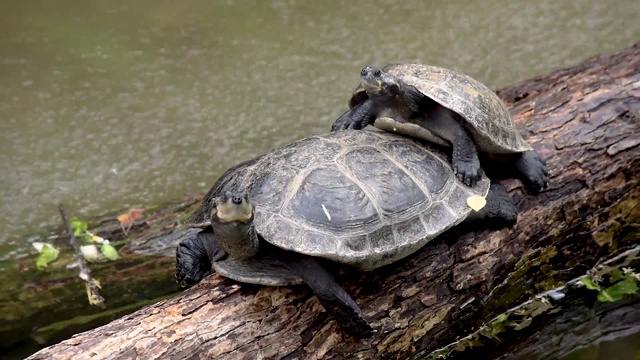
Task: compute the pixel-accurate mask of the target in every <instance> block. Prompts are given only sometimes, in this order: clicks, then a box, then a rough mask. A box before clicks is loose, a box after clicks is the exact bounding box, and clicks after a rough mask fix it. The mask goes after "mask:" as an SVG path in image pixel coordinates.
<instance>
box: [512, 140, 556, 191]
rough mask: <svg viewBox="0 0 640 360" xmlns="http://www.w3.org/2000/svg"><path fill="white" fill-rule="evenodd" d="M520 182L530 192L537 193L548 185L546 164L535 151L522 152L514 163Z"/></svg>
mask: <svg viewBox="0 0 640 360" xmlns="http://www.w3.org/2000/svg"><path fill="white" fill-rule="evenodd" d="M515 167H516V170H517V171H518V172H519V173H520V177H521V179H522V182H523V184H524V186H525V188H527V190H528V191H530V192H531V193H534V194H537V193H539V192H541V191H542V190H544V189H546V188H547V187H548V186H549V170H548V168H547V164H546V163H545V161H544V160H543V159H542V158H541V157H540V154H538V152H537V151H535V150H531V151H527V152H524V153H522V155H520V157H518V159H517V160H516V163H515Z"/></svg>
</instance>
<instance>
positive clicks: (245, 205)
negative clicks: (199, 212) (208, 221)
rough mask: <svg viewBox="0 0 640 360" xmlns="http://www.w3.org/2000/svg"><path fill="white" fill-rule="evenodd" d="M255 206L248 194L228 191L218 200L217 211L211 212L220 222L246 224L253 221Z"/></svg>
mask: <svg viewBox="0 0 640 360" xmlns="http://www.w3.org/2000/svg"><path fill="white" fill-rule="evenodd" d="M253 212H254V206H253V204H252V203H251V201H249V196H248V195H247V193H246V192H231V191H226V192H225V193H224V194H223V195H222V196H220V197H219V198H218V201H217V202H216V207H215V210H214V211H212V212H211V215H212V216H216V217H217V218H218V220H219V221H221V222H225V223H230V222H239V223H243V224H246V223H248V222H250V221H251V220H252V219H253Z"/></svg>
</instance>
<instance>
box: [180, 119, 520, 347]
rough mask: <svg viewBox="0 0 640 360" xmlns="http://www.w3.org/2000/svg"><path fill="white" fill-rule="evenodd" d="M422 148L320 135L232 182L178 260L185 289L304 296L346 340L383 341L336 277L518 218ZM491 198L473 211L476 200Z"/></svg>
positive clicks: (240, 168)
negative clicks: (312, 298) (269, 289)
mask: <svg viewBox="0 0 640 360" xmlns="http://www.w3.org/2000/svg"><path fill="white" fill-rule="evenodd" d="M427 145H428V144H422V143H420V142H419V140H416V139H411V138H409V137H405V136H401V135H396V134H392V133H389V132H384V131H380V130H377V129H372V130H362V131H359V130H349V131H339V132H329V133H325V134H321V135H314V136H310V137H307V138H303V139H300V140H297V141H295V142H292V143H290V144H288V145H285V146H282V147H280V148H277V149H275V150H273V151H271V152H269V153H266V154H264V155H261V156H258V157H256V158H254V159H251V160H247V161H245V162H242V163H240V164H238V165H236V166H234V167H232V168H230V169H229V170H227V171H226V172H225V173H224V174H223V175H222V176H221V177H220V178H219V179H218V180H217V182H216V183H215V184H214V185H213V186H212V187H211V189H210V190H209V191H208V193H207V194H206V195H205V196H204V197H203V199H202V201H201V203H200V205H199V206H198V208H197V209H196V210H194V212H193V213H192V214H191V216H190V217H189V220H188V224H189V225H190V226H191V227H193V228H196V229H201V230H199V231H198V232H197V233H196V235H194V236H192V237H187V238H185V239H184V240H182V241H181V242H180V243H179V245H178V248H177V250H176V279H177V281H178V282H179V283H180V285H181V286H182V287H189V286H192V285H194V284H196V283H198V282H200V281H201V280H202V279H203V278H204V277H205V276H207V275H209V274H210V273H211V272H212V271H215V272H216V273H218V274H220V275H222V276H224V277H227V278H230V279H233V280H236V281H239V282H241V283H251V284H259V285H267V286H289V285H297V284H307V285H308V286H309V287H310V288H311V289H312V290H313V292H314V293H315V295H316V296H317V297H318V299H319V300H320V303H321V304H322V305H323V306H324V308H325V309H326V310H327V311H328V312H329V313H330V314H332V315H333V316H334V318H336V319H337V321H338V323H339V324H340V326H341V328H342V329H343V330H344V332H345V333H348V334H350V335H353V336H356V337H360V338H362V337H369V336H371V335H373V334H374V333H375V331H374V330H373V328H372V327H371V325H370V324H369V323H368V322H367V321H366V319H365V318H364V316H363V313H362V311H361V309H360V308H359V306H358V305H357V304H356V302H355V301H354V300H353V298H352V297H351V296H350V295H349V294H348V293H347V292H346V291H345V290H344V289H343V288H342V287H341V286H340V285H339V284H338V283H337V282H336V280H335V278H334V276H333V274H332V272H333V270H332V269H335V267H336V266H338V267H339V266H343V267H346V268H347V269H353V270H356V271H360V270H361V271H369V270H373V269H376V268H379V267H382V266H385V265H388V264H391V263H393V262H395V261H398V260H400V259H402V258H405V257H407V256H409V255H411V254H412V253H414V252H416V251H417V250H418V249H420V248H421V247H423V246H424V245H425V244H426V243H428V242H429V241H430V240H432V239H434V238H435V237H436V236H438V235H439V234H441V233H443V232H444V231H446V230H447V229H450V228H452V227H453V226H456V225H457V224H460V223H461V222H463V221H465V220H467V221H471V220H479V219H483V221H484V222H486V224H487V225H489V226H491V227H494V226H495V227H497V228H501V227H506V226H511V225H512V224H513V223H515V221H516V217H517V209H516V207H515V204H514V203H513V200H512V199H511V198H510V197H509V195H508V194H507V191H506V189H505V188H504V187H503V186H502V185H499V184H492V183H491V182H490V180H489V179H488V178H487V177H486V176H485V177H482V178H481V179H480V180H479V181H478V182H477V183H476V184H475V186H473V187H469V186H467V185H465V184H463V183H462V182H460V181H459V180H458V179H457V178H456V177H455V175H454V174H453V170H452V168H451V166H450V164H449V160H448V158H447V155H446V154H445V153H444V152H442V151H440V150H438V149H435V148H432V147H430V146H427ZM473 197H476V198H477V197H481V198H486V205H485V206H484V208H482V209H479V210H478V211H475V210H472V209H471V208H470V205H469V204H468V203H467V199H469V198H473Z"/></svg>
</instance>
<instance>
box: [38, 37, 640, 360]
mask: <svg viewBox="0 0 640 360" xmlns="http://www.w3.org/2000/svg"><path fill="white" fill-rule="evenodd" d="M638 69H640V45H636V46H634V47H633V48H629V49H626V50H623V51H621V52H619V53H616V54H613V55H606V56H600V57H596V58H594V59H591V60H588V61H586V62H585V63H583V64H580V65H578V66H576V67H573V68H569V69H565V70H561V71H557V72H555V73H553V74H551V75H549V76H546V77H541V78H538V79H533V80H530V81H527V82H524V83H522V84H520V85H516V86H514V87H510V88H508V89H504V90H502V91H500V92H499V94H500V96H501V97H502V98H503V99H505V101H506V102H507V103H508V105H509V106H510V109H511V111H512V114H513V116H514V120H515V122H516V124H517V125H518V126H519V128H520V129H521V132H522V133H523V135H525V137H526V138H527V139H528V140H529V141H530V142H531V143H532V145H533V146H534V147H535V148H536V149H538V150H539V151H540V153H541V155H542V156H543V157H544V158H545V159H546V160H547V162H548V164H549V166H550V169H551V175H552V179H551V184H550V188H549V190H547V191H545V192H543V193H542V194H540V195H539V196H530V195H526V194H524V193H523V192H522V189H521V185H520V183H519V182H516V181H514V180H506V181H505V182H504V183H505V185H507V186H508V187H509V188H510V192H511V194H512V195H513V196H514V198H515V199H516V200H517V203H518V206H519V209H520V211H521V213H520V216H519V222H518V224H516V225H515V226H514V227H513V228H512V229H504V230H501V231H493V232H492V231H471V232H466V233H465V232H464V231H462V230H461V229H459V230H457V231H455V232H452V233H450V234H448V235H446V236H443V237H442V238H440V239H438V240H436V241H434V242H433V243H431V244H428V245H427V246H426V247H425V248H424V249H422V250H421V251H419V252H418V253H417V254H416V255H415V256H412V257H411V258H409V259H406V260H404V261H401V262H399V263H397V264H393V265H391V266H387V267H385V268H383V269H379V270H377V271H374V272H372V273H345V274H342V275H340V276H338V279H339V281H341V282H342V283H343V284H344V286H345V287H346V289H347V290H348V291H349V293H350V294H352V295H353V296H354V298H355V300H356V301H357V302H358V303H359V304H360V305H361V307H362V309H363V311H364V313H365V316H366V317H367V319H369V320H370V321H371V322H372V325H373V326H374V327H375V328H376V329H377V330H378V334H377V335H376V336H375V337H373V338H371V339H369V340H365V341H356V340H355V339H352V338H349V337H346V336H344V335H343V334H342V333H340V332H339V331H338V327H337V324H336V320H334V319H330V318H328V317H327V316H326V315H325V313H324V311H323V309H322V307H321V306H320V305H319V303H318V300H317V299H316V298H315V297H314V296H312V295H311V294H310V292H309V291H307V290H305V288H304V287H292V288H268V287H255V286H245V285H242V286H240V285H239V284H237V283H234V282H232V281H229V280H225V279H222V278H221V277H219V276H217V275H214V276H211V277H209V278H207V279H206V280H205V281H204V282H202V283H200V284H198V285H197V286H195V287H194V288H191V289H189V290H187V291H185V292H184V293H183V294H182V295H180V296H178V297H176V298H174V299H171V300H166V301H162V302H159V303H157V304H154V305H151V306H147V307H145V308H143V309H141V310H139V311H137V312H135V313H133V314H130V315H127V316H125V317H123V318H121V319H118V320H116V321H113V322H111V323H109V324H108V325H105V326H103V327H100V328H97V329H94V330H91V331H88V332H85V333H82V334H78V335H76V336H74V337H73V338H72V339H69V340H66V341H63V342H62V343H60V344H57V345H54V346H51V347H49V348H46V349H43V350H41V351H40V352H38V353H37V354H35V355H33V356H32V357H30V359H67V358H73V359H75V358H82V357H85V358H86V357H89V356H93V358H94V359H129V358H163V359H196V358H197V359H200V358H216V359H256V358H263V359H274V358H280V359H315V358H324V359H348V358H363V359H405V358H408V357H412V356H414V355H416V354H418V353H423V352H425V353H428V352H430V351H433V350H436V349H438V348H440V347H442V346H445V345H447V344H450V343H452V342H454V341H455V340H456V339H457V338H459V337H464V336H466V335H467V334H469V333H471V332H473V331H475V330H477V329H478V328H479V327H480V326H481V325H482V324H483V322H485V321H488V320H490V319H492V318H494V317H495V316H497V315H498V314H501V313H503V312H505V311H506V310H508V309H509V308H511V307H512V306H514V305H517V304H520V303H523V302H525V301H527V300H529V299H530V298H531V297H532V296H534V295H535V294H538V293H541V292H544V291H547V290H550V289H552V288H555V287H557V286H559V285H561V284H563V283H565V282H567V281H569V280H570V279H573V278H576V277H578V276H582V275H584V274H585V272H586V271H587V270H588V269H590V268H591V267H593V266H594V265H595V264H596V263H597V261H598V260H600V259H603V258H606V257H608V256H611V255H612V254H615V253H617V252H620V251H623V250H624V249H626V248H630V247H632V246H635V245H637V244H638V243H639V238H640V232H639V231H638V229H639V228H640V206H638V202H639V197H640V186H639V185H640V146H639V145H640V136H638V134H640V131H639V130H640V73H639V70H638ZM466 230H467V231H468V230H470V229H466ZM636 302H637V298H632V299H631V300H630V304H628V305H629V306H634V307H635V305H634V304H635V303H636ZM621 306H627V304H621Z"/></svg>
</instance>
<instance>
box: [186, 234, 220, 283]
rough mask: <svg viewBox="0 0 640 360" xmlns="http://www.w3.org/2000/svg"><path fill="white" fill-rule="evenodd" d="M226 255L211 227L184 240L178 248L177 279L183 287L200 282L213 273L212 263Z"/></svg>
mask: <svg viewBox="0 0 640 360" xmlns="http://www.w3.org/2000/svg"><path fill="white" fill-rule="evenodd" d="M226 255H227V254H226V253H225V251H224V250H222V248H220V247H219V246H218V245H217V244H216V242H215V240H214V237H213V231H212V230H211V229H206V230H202V231H200V232H198V233H197V234H196V235H195V236H192V237H188V238H186V239H184V240H182V241H181V242H180V244H178V248H177V249H176V281H177V282H178V283H179V284H180V286H181V287H183V288H187V287H191V286H193V285H195V284H197V283H199V282H200V281H202V279H204V278H205V277H206V276H207V275H209V274H211V265H212V263H213V262H214V261H218V260H220V259H222V258H224V257H225V256H226Z"/></svg>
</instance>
